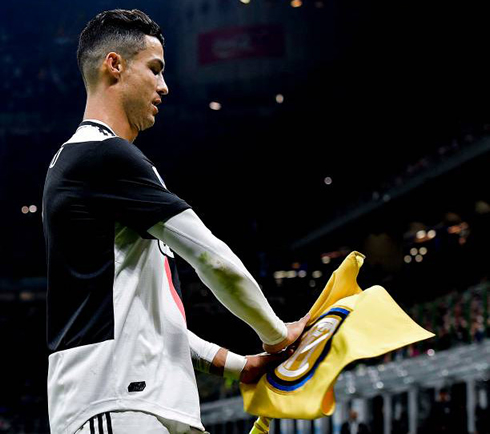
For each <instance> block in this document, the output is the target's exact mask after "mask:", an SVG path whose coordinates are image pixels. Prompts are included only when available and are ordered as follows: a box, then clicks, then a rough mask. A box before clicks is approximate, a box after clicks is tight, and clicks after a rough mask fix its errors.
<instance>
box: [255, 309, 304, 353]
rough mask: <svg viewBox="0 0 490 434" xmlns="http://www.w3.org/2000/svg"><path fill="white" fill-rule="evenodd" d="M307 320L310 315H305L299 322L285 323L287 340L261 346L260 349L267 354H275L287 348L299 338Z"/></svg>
mask: <svg viewBox="0 0 490 434" xmlns="http://www.w3.org/2000/svg"><path fill="white" fill-rule="evenodd" d="M309 319H310V314H306V315H305V316H304V317H303V318H301V319H300V320H299V321H295V322H289V323H286V327H287V328H288V336H287V338H286V339H284V340H283V341H282V342H279V343H278V344H275V345H268V344H263V345H262V348H264V351H266V352H268V353H269V354H275V353H278V352H280V351H282V350H284V349H285V348H287V347H289V346H290V345H291V344H293V343H294V342H295V341H296V340H297V339H298V338H299V337H300V336H301V334H302V333H303V330H304V329H305V326H306V323H307V322H308V320H309Z"/></svg>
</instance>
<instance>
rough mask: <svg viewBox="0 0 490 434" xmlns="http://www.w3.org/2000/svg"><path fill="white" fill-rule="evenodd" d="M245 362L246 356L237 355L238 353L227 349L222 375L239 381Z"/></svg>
mask: <svg viewBox="0 0 490 434" xmlns="http://www.w3.org/2000/svg"><path fill="white" fill-rule="evenodd" d="M246 364H247V359H246V357H243V356H239V355H238V354H235V353H232V352H231V351H230V350H228V353H227V354H226V361H225V369H224V372H223V377H226V378H231V379H232V380H238V381H239V380H240V376H241V374H242V371H243V368H244V367H245V365H246Z"/></svg>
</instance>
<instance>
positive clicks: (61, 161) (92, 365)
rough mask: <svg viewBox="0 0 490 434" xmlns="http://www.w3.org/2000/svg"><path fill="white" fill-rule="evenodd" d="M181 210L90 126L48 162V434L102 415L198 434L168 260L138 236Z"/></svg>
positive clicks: (130, 157)
mask: <svg viewBox="0 0 490 434" xmlns="http://www.w3.org/2000/svg"><path fill="white" fill-rule="evenodd" d="M188 208H189V205H187V204H186V203H185V202H184V201H183V200H181V199H180V198H178V197H177V196H176V195H174V194H172V193H171V192H169V191H168V190H167V188H166V186H165V184H164V182H163V180H162V179H161V177H160V175H159V174H158V171H157V170H156V168H155V166H154V165H153V164H152V163H151V161H150V160H148V159H147V158H146V157H145V156H144V154H143V153H142V152H141V151H140V150H139V149H138V148H137V147H136V146H134V145H133V144H131V143H129V142H128V141H126V140H124V139H121V138H120V137H117V136H116V135H115V134H114V132H113V131H112V130H111V129H110V128H109V127H108V126H107V125H105V124H104V123H102V122H99V121H84V122H82V124H81V125H80V127H79V128H78V129H77V131H76V133H75V134H74V136H73V137H72V138H71V139H70V140H69V141H68V142H66V143H65V144H63V146H62V147H61V148H60V150H59V151H58V152H57V153H56V155H55V156H54V158H53V160H52V162H51V164H50V166H49V169H48V174H47V177H46V183H45V187H44V196H43V225H44V233H45V238H46V251H47V264H48V296H47V321H48V325H47V340H48V347H49V350H50V351H51V355H50V356H49V373H48V403H49V417H50V424H51V432H52V433H53V434H58V433H63V434H65V433H66V434H72V433H74V432H75V431H76V430H77V429H78V428H80V426H82V425H83V423H84V422H85V421H87V420H88V419H90V418H91V417H92V416H94V415H96V414H100V413H103V412H107V411H112V410H139V411H145V412H148V413H153V414H156V415H157V416H160V417H162V418H165V419H169V420H175V421H178V422H181V423H183V424H187V425H190V426H193V427H196V428H198V429H203V427H202V425H201V422H200V414H199V400H198V394H197V387H196V382H195V376H194V371H193V368H192V363H191V357H190V350H189V342H188V337H187V327H186V322H185V314H184V310H183V306H182V303H181V299H180V297H179V295H178V294H177V292H178V286H177V284H176V282H174V281H173V280H172V277H173V278H174V279H176V275H175V273H174V275H173V276H172V270H171V269H172V267H173V265H174V264H173V254H172V252H171V250H170V249H169V248H168V247H167V246H165V245H164V244H163V243H161V242H160V241H158V240H156V239H152V237H151V236H150V235H149V234H148V233H147V232H146V231H147V229H149V228H150V227H152V226H153V225H155V224H156V223H158V222H159V221H162V220H165V219H168V218H170V217H172V216H174V215H176V214H178V213H180V212H182V211H183V210H185V209H188Z"/></svg>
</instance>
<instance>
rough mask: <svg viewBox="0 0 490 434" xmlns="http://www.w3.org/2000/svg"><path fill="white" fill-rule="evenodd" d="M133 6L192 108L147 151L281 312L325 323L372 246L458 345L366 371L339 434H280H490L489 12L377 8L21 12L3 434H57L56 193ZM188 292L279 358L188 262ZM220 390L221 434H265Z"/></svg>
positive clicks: (308, 1)
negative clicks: (354, 423) (46, 210)
mask: <svg viewBox="0 0 490 434" xmlns="http://www.w3.org/2000/svg"><path fill="white" fill-rule="evenodd" d="M115 7H122V8H135V7H136V8H139V9H142V10H144V11H145V12H147V13H148V14H150V15H151V16H152V17H153V18H154V19H155V20H156V21H158V22H159V23H160V24H161V26H162V28H163V31H164V36H165V38H166V49H165V56H166V62H167V67H166V72H165V76H166V81H167V83H168V85H169V88H170V94H169V96H168V97H167V98H166V99H165V100H164V103H163V105H162V110H161V113H160V115H159V116H158V118H157V123H156V125H155V127H154V128H152V129H151V130H148V131H146V132H144V133H142V134H141V135H140V137H139V138H138V139H137V142H136V144H137V145H138V146H140V147H141V149H142V150H143V152H145V153H146V154H147V155H148V156H149V157H150V159H152V160H153V161H154V162H155V163H156V164H157V166H158V167H159V171H160V173H162V175H163V176H164V178H165V180H166V183H167V185H168V186H169V188H170V189H171V190H172V191H174V192H175V193H177V194H178V195H179V196H181V197H183V198H184V199H185V200H187V201H188V202H189V203H190V204H191V205H192V206H193V207H194V209H195V210H196V212H197V213H198V215H200V216H201V217H202V219H203V220H204V221H205V223H206V224H207V225H208V226H209V227H210V228H211V230H212V231H213V232H214V233H215V234H216V235H217V236H218V237H220V238H222V239H223V240H224V241H226V242H227V243H228V244H229V245H230V246H231V247H232V249H233V250H234V251H235V252H236V253H237V254H238V256H239V257H240V258H241V259H242V260H243V261H244V262H245V264H246V265H247V266H248V268H249V269H250V270H251V271H252V273H253V274H254V275H255V276H256V277H257V279H258V280H259V282H260V284H261V285H262V287H263V289H264V292H265V293H266V295H267V297H268V298H269V299H270V301H271V304H272V305H273V307H274V308H275V309H276V311H277V312H278V313H279V315H280V316H281V317H282V318H283V319H285V320H294V319H297V318H298V317H299V316H301V315H303V314H304V313H305V311H306V310H307V309H308V307H309V306H310V305H311V303H312V301H313V300H314V299H315V298H316V297H317V296H318V294H319V292H320V291H321V289H322V288H323V285H324V284H325V283H326V281H327V280H328V277H329V275H330V273H331V272H332V271H333V270H334V269H335V268H336V266H337V265H338V264H339V263H340V262H341V260H342V258H343V257H345V255H346V254H347V253H348V252H350V251H351V250H354V249H355V250H359V251H361V252H363V253H365V254H366V255H367V260H366V264H365V266H364V267H363V269H362V271H361V276H360V283H361V286H362V287H367V286H369V285H371V284H382V285H383V286H384V287H386V288H387V289H388V291H389V292H390V293H391V294H392V296H393V297H394V298H395V299H396V300H397V301H398V302H399V303H400V304H401V305H402V306H403V307H404V308H405V309H406V310H407V312H409V313H410V314H411V316H412V317H413V318H415V319H416V320H417V321H418V322H419V323H420V324H421V325H423V326H425V327H427V328H428V329H430V330H432V331H434V332H435V333H436V334H437V338H435V339H433V340H430V341H428V342H424V343H421V344H419V345H414V346H412V347H409V348H406V349H404V350H401V351H397V352H395V353H393V354H389V355H387V356H385V357H383V358H380V359H378V360H373V361H366V362H365V363H358V364H357V365H355V366H352V367H351V368H350V371H349V373H346V374H345V375H343V376H342V377H341V378H340V379H339V388H338V394H339V400H340V405H339V409H338V411H337V413H336V416H335V417H334V418H331V419H325V420H321V421H318V422H316V423H310V422H303V421H298V422H294V421H280V422H276V423H275V424H274V426H273V431H274V432H275V433H276V434H277V433H281V434H282V433H291V434H292V433H300V432H301V433H310V432H311V433H319V432H335V433H337V432H340V427H341V424H342V423H343V422H344V421H345V420H346V419H347V417H348V413H349V409H350V410H355V411H356V412H357V414H358V419H359V420H362V421H363V422H365V423H366V424H367V425H368V426H369V428H370V430H371V432H372V433H384V434H389V433H393V434H395V433H408V432H410V433H411V434H414V433H416V432H418V433H426V432H431V433H435V432H454V433H458V434H459V433H479V434H482V433H488V432H489V422H488V394H489V378H490V365H489V360H490V346H489V345H490V344H489V330H490V327H489V319H488V307H489V298H488V287H489V283H488V276H489V262H488V261H489V259H490V258H489V253H488V247H487V246H488V242H489V241H490V229H489V221H490V197H489V196H490V194H489V189H488V181H487V178H485V177H486V176H488V167H489V166H488V164H489V159H490V158H489V156H490V153H489V151H490V137H489V136H490V109H489V104H488V101H489V97H490V86H489V83H488V81H489V80H488V79H489V77H490V70H489V66H488V65H489V63H488V60H487V57H488V45H489V42H488V41H489V38H488V36H489V35H488V29H487V27H488V26H487V23H486V17H487V16H488V12H489V11H488V9H489V8H488V5H484V3H483V2H482V3H481V4H480V3H478V4H477V3H470V2H453V3H447V2H442V1H434V2H404V1H402V2H374V1H370V0H364V1H357V2H356V1H353V2H345V1H340V0H302V1H301V0H293V1H285V0H276V1H273V0H250V2H248V3H246V2H245V1H242V2H240V1H239V0H179V1H173V2H170V1H163V0H162V1H159V2H155V1H143V0H140V1H136V0H135V1H126V0H121V1H117V2H116V1H112V0H103V1H102V0H101V1H94V0H88V1H85V2H71V3H66V2H61V1H59V0H51V1H43V0H36V1H35V0H27V1H23V2H4V3H3V4H2V7H1V10H0V65H1V67H0V92H1V98H0V101H1V102H0V181H1V182H0V213H1V214H0V215H1V222H2V227H3V233H2V241H1V243H0V254H1V261H0V337H1V340H0V343H1V344H0V345H1V353H0V354H1V356H0V368H1V370H0V373H1V376H2V380H1V387H0V432H8V433H47V432H49V431H48V426H47V416H46V393H45V383H46V381H45V377H46V367H47V363H46V357H47V353H46V350H45V326H44V322H45V305H44V303H45V293H46V280H45V254H44V240H43V235H42V227H41V210H40V206H41V195H42V189H43V182H44V176H45V172H46V169H47V166H48V164H49V161H50V159H51V158H52V156H53V154H54V153H55V152H56V150H57V149H58V148H59V146H60V145H61V143H63V141H65V140H66V139H67V138H69V137H70V135H71V134H72V133H73V131H74V130H75V128H76V126H77V125H78V123H79V122H80V119H81V115H82V113H83V108H84V98H85V94H84V89H83V84H82V81H81V78H80V76H79V73H78V70H77V65H76V55H75V54H76V46H77V37H78V34H79V32H80V31H81V29H82V28H83V26H84V25H85V23H86V22H87V21H88V20H89V19H90V18H91V17H92V16H94V15H95V14H96V13H97V12H99V11H102V10H105V9H111V8H115ZM76 242H77V234H76V233H74V234H73V243H76ZM180 276H181V280H182V283H183V289H184V304H185V307H186V310H187V317H188V320H189V326H190V328H191V329H194V330H198V331H199V334H200V335H201V336H202V337H203V338H206V339H209V340H212V341H214V342H216V343H218V344H220V345H222V346H225V347H227V348H230V349H231V350H233V351H235V352H238V353H242V354H246V353H253V352H259V351H260V345H259V342H258V339H257V338H256V336H255V335H254V333H253V332H252V331H251V330H249V329H248V328H247V326H245V325H244V324H242V323H241V322H240V321H239V320H237V319H236V318H234V317H233V316H232V315H231V314H229V313H228V312H227V311H226V310H225V309H224V308H223V307H222V306H221V305H220V304H219V303H218V302H217V301H216V300H215V299H214V297H213V296H212V295H211V294H210V293H209V291H208V290H206V289H205V288H204V287H203V285H202V284H200V283H199V281H198V280H197V278H196V276H195V275H194V274H193V272H192V270H191V269H190V268H189V267H188V266H187V265H186V264H184V263H180ZM462 367H464V369H462ZM391 371H393V372H395V371H396V373H397V374H396V375H395V376H394V377H390V376H389V375H388V374H389V373H390V372H391ZM407 372H408V374H407ZM397 376H398V377H397ZM366 378H367V379H368V380H366ZM199 383H200V392H201V398H202V401H203V403H204V404H203V417H204V422H205V423H206V424H207V426H208V428H209V429H210V431H211V432H212V433H233V434H235V433H242V432H243V433H245V432H248V429H249V427H250V423H251V421H253V419H251V418H249V417H247V415H245V414H244V413H243V411H241V406H240V402H239V398H237V396H238V389H237V385H236V384H232V383H227V382H224V381H222V380H221V379H218V378H212V377H207V378H206V377H203V376H201V375H199ZM216 402H218V403H217V404H216ZM443 415H444V416H443Z"/></svg>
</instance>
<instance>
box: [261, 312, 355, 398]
mask: <svg viewBox="0 0 490 434" xmlns="http://www.w3.org/2000/svg"><path fill="white" fill-rule="evenodd" d="M351 311H352V310H351V309H349V308H347V307H343V306H335V307H333V308H331V309H330V310H329V311H328V312H327V313H325V314H323V315H322V316H320V317H319V318H318V319H317V320H316V321H315V322H314V323H313V324H312V325H311V326H310V327H309V328H308V330H307V331H306V332H305V333H304V334H303V336H302V337H301V341H300V343H299V346H298V348H297V349H296V351H295V352H294V354H293V355H292V356H291V357H290V358H289V359H287V360H286V361H285V362H283V363H281V364H280V365H279V366H278V367H277V368H276V369H274V371H272V372H270V373H268V374H267V377H266V379H267V382H266V384H267V385H268V386H269V387H271V388H272V389H275V390H276V391H277V390H278V391H283V392H291V391H294V390H297V389H299V388H300V387H301V386H303V385H304V384H305V383H306V382H307V381H308V380H310V379H311V378H312V377H313V375H314V373H315V371H316V369H317V368H318V366H319V365H320V363H321V362H322V361H323V360H324V359H325V357H327V356H328V353H329V352H330V347H331V346H332V337H333V336H334V335H335V333H336V332H337V330H338V329H339V327H340V326H341V325H342V323H343V322H344V320H345V319H346V318H347V316H348V315H349V314H350V313H351Z"/></svg>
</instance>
